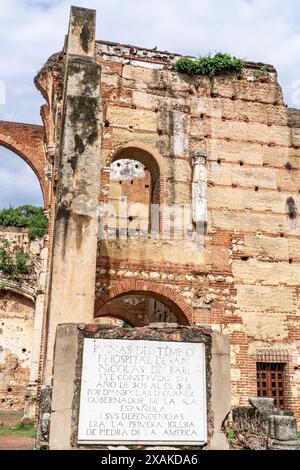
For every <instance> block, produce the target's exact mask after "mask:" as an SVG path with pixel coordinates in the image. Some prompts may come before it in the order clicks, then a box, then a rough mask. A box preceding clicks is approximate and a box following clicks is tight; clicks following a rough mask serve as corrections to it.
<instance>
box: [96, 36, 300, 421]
mask: <svg viewBox="0 0 300 470" xmlns="http://www.w3.org/2000/svg"><path fill="white" fill-rule="evenodd" d="M96 57H97V60H98V62H99V64H101V66H102V79H101V85H102V100H103V107H104V122H105V126H104V129H103V146H102V159H103V173H102V185H101V189H102V197H103V199H104V200H105V194H106V192H107V185H108V181H107V178H106V177H105V167H107V166H109V164H110V162H111V161H112V160H113V159H114V155H115V154H116V153H118V152H120V149H122V147H123V146H130V145H131V143H132V147H137V148H139V147H140V149H143V148H144V146H147V150H148V151H149V152H150V153H151V149H152V155H153V156H154V158H156V160H157V161H158V163H159V166H160V179H161V188H162V191H161V202H163V203H168V204H173V203H176V204H188V203H190V202H191V198H192V176H193V172H192V158H191V157H192V154H193V152H205V153H207V155H208V162H207V172H208V175H207V178H208V227H207V235H206V237H205V244H204V247H203V249H197V247H195V246H194V247H192V249H191V247H190V246H189V247H187V245H186V243H185V242H184V241H178V240H167V241H166V240H165V241H164V240H151V239H149V240H126V241H123V240H116V241H113V240H109V241H107V242H104V241H102V242H100V243H99V249H98V270H97V282H96V295H97V298H101V297H102V298H105V296H107V297H110V294H109V292H110V291H111V289H112V288H114V287H115V286H118V285H120V283H121V282H123V280H124V278H126V282H125V283H124V284H126V283H127V284H128V283H130V282H131V283H132V285H134V283H138V284H139V285H141V284H143V285H144V288H145V289H146V290H147V285H148V286H149V285H150V284H156V285H157V286H158V288H159V289H160V290H163V289H164V288H170V289H172V290H173V291H174V293H176V295H178V296H181V298H182V299H184V300H185V302H187V303H188V304H189V305H190V306H191V307H192V308H193V322H195V323H196V324H209V325H212V326H213V327H214V328H215V329H217V330H218V331H222V332H224V333H228V334H229V335H230V338H231V361H232V385H233V405H238V404H245V403H247V400H248V397H249V396H252V395H255V394H256V362H257V360H258V354H259V351H260V353H261V352H262V351H263V354H264V353H265V356H266V357H269V350H270V349H271V350H272V351H275V353H274V357H275V359H274V361H275V362H276V360H277V359H278V357H279V358H280V357H281V358H283V361H284V362H286V363H287V366H286V375H287V377H286V388H287V389H286V394H287V406H288V407H289V408H292V409H293V410H294V412H295V413H296V415H297V417H298V419H299V418H300V398H299V391H298V389H299V380H300V377H299V370H296V369H295V368H297V367H299V335H300V330H299V309H298V303H299V302H298V301H299V299H298V297H299V289H298V277H299V273H298V270H299V269H298V262H299V253H298V251H299V247H298V238H299V227H298V215H297V207H298V206H299V203H300V199H299V194H298V192H299V190H300V179H299V176H300V172H299V170H300V167H299V162H298V159H299V155H300V138H299V115H300V112H299V111H297V110H289V109H287V108H286V106H285V104H284V102H283V97H282V91H281V88H280V86H279V84H278V82H277V75H276V71H275V70H274V68H273V67H271V66H269V68H268V70H269V72H268V73H262V72H261V64H252V63H249V64H247V66H246V68H245V70H244V72H243V73H241V74H240V75H233V76H229V75H228V76H221V77H216V78H215V79H214V80H213V81H210V80H209V79H208V78H205V77H199V76H198V77H197V76H194V77H189V76H187V75H184V74H178V73H177V72H175V71H173V70H172V69H171V65H172V63H174V60H176V56H174V55H172V54H167V53H161V52H159V51H149V50H144V49H139V48H136V47H130V46H128V47H127V46H123V45H120V44H112V43H104V42H97V43H96ZM141 152H142V150H141ZM158 156H159V158H158ZM289 198H293V199H294V202H295V205H293V203H291V202H290V203H289V202H288V200H289ZM116 289H117V287H116ZM119 290H120V291H121V289H119ZM97 312H98V307H97V301H96V313H97ZM276 358H277V359H276Z"/></svg>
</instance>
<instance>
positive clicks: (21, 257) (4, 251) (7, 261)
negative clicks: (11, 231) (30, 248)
mask: <svg viewBox="0 0 300 470" xmlns="http://www.w3.org/2000/svg"><path fill="white" fill-rule="evenodd" d="M0 272H2V273H3V274H5V275H6V276H7V277H8V278H10V279H13V280H14V281H20V279H21V277H22V276H24V275H28V274H30V272H31V266H30V263H29V255H28V254H27V253H25V252H24V251H23V250H16V251H15V252H12V249H11V243H10V242H9V241H8V240H7V239H6V238H3V237H1V238H0ZM2 284H3V283H2ZM3 286H4V284H3ZM0 288H1V286H0Z"/></svg>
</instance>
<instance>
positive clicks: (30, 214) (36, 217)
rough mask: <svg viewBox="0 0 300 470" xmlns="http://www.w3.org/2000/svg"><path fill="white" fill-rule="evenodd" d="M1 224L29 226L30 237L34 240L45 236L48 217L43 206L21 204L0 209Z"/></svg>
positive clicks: (6, 225)
mask: <svg viewBox="0 0 300 470" xmlns="http://www.w3.org/2000/svg"><path fill="white" fill-rule="evenodd" d="M0 225H4V226H5V227H20V228H22V227H28V237H29V239H30V240H34V239H35V238H38V237H43V236H44V235H45V233H46V230H47V219H46V217H45V215H44V212H43V208H42V207H34V206H20V207H10V208H9V209H2V210H0Z"/></svg>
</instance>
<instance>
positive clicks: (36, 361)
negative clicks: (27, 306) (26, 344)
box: [24, 246, 48, 420]
mask: <svg viewBox="0 0 300 470" xmlns="http://www.w3.org/2000/svg"><path fill="white" fill-rule="evenodd" d="M47 257H48V248H47V247H45V246H44V247H43V248H42V250H41V253H40V261H41V269H40V273H39V279H38V289H37V293H36V301H35V312H34V327H33V344H32V351H31V361H30V377H29V383H28V385H27V388H26V403H25V410H24V417H25V418H27V419H31V420H33V419H34V418H35V411H36V399H37V387H38V382H39V365H40V353H41V343H42V335H43V331H42V326H43V314H44V301H45V293H46V270H47Z"/></svg>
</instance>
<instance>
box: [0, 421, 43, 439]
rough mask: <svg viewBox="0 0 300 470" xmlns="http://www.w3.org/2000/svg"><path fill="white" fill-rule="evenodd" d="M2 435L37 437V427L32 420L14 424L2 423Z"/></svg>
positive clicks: (0, 433) (0, 426)
mask: <svg viewBox="0 0 300 470" xmlns="http://www.w3.org/2000/svg"><path fill="white" fill-rule="evenodd" d="M0 436H16V437H31V438H34V437H36V429H35V426H34V424H33V423H32V422H28V423H23V422H21V423H18V424H16V425H14V426H6V425H3V424H2V425H0Z"/></svg>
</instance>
